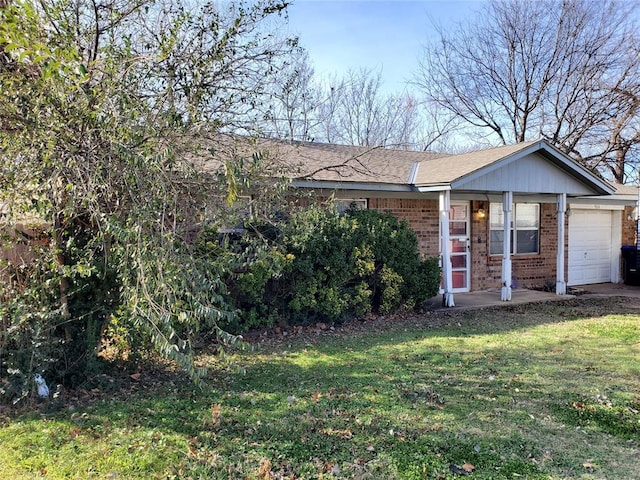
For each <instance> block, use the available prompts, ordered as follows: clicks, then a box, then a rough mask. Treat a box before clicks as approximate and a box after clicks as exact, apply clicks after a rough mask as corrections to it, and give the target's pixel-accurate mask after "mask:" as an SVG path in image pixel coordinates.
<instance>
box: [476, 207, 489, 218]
mask: <svg viewBox="0 0 640 480" xmlns="http://www.w3.org/2000/svg"><path fill="white" fill-rule="evenodd" d="M486 216H487V211H486V210H485V209H484V208H479V209H478V210H476V217H478V218H485V217H486Z"/></svg>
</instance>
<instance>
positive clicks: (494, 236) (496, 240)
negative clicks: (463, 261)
mask: <svg viewBox="0 0 640 480" xmlns="http://www.w3.org/2000/svg"><path fill="white" fill-rule="evenodd" d="M503 238H504V236H503V232H502V230H491V236H490V239H489V242H490V244H491V255H501V254H502V249H503V248H504V242H503V241H502V239H503Z"/></svg>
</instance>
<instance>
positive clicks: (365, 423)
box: [0, 298, 640, 480]
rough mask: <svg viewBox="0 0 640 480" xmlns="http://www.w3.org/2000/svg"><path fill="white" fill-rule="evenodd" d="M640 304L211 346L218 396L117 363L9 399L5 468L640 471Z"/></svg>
mask: <svg viewBox="0 0 640 480" xmlns="http://www.w3.org/2000/svg"><path fill="white" fill-rule="evenodd" d="M637 302H638V300H630V299H620V298H611V299H576V300H568V301H563V302H551V303H547V304H535V305H525V306H513V307H511V306H507V307H500V308H493V309H486V310H481V311H475V312H466V313H456V314H452V313H429V314H426V315H421V316H415V317H403V318H396V319H393V320H390V319H383V320H375V321H369V322H357V323H353V324H351V325H345V326H342V327H336V329H335V330H319V331H312V330H305V331H303V332H299V333H296V334H290V335H288V336H282V335H279V336H271V337H268V338H267V339H266V340H264V341H261V342H254V345H255V346H254V351H253V352H235V353H232V354H230V355H229V357H230V360H231V362H229V363H224V364H220V363H219V362H218V361H217V360H216V359H215V358H214V357H213V356H209V355H206V354H204V353H203V354H202V355H201V356H200V359H199V361H200V362H202V363H206V364H209V365H210V366H211V367H212V370H211V381H210V383H211V385H212V387H213V389H212V391H211V392H206V393H203V392H200V391H197V390H194V389H193V387H191V385H190V384H189V383H188V382H185V381H184V380H183V379H181V378H180V377H179V376H178V375H175V374H153V375H151V374H147V373H146V372H144V371H143V372H141V376H140V378H139V379H138V380H137V381H136V380H134V379H130V378H129V377H128V376H123V375H120V376H116V375H114V376H112V377H107V376H104V377H101V378H100V379H97V380H96V387H95V389H94V390H93V391H88V392H84V394H85V396H87V398H89V397H94V399H93V400H91V401H89V400H86V399H85V400H82V399H74V398H72V397H69V398H68V399H67V400H66V403H65V405H63V406H62V408H60V410H59V411H57V412H54V413H48V412H49V410H50V408H49V407H48V406H47V405H45V404H42V405H39V406H38V409H37V410H38V411H37V412H36V413H33V412H32V413H23V414H20V415H17V414H15V413H11V414H9V412H7V411H6V410H5V411H4V412H3V411H1V410H0V418H1V420H0V422H1V423H0V478H3V479H4V478H11V479H19V478H24V479H27V478H28V479H33V478H47V479H50V478H82V479H85V478H100V479H124V478H144V479H147V478H202V479H245V478H247V479H260V480H268V479H285V478H286V479H332V478H345V479H453V478H462V477H465V476H467V477H468V478H473V479H514V478H526V479H564V478H583V479H596V478H607V479H634V478H640V413H639V410H640V304H638V303H637ZM98 380H100V381H98ZM125 380H126V381H125ZM109 390H112V391H111V392H110V391H109ZM3 413H4V417H2V415H3Z"/></svg>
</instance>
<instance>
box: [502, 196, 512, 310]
mask: <svg viewBox="0 0 640 480" xmlns="http://www.w3.org/2000/svg"><path fill="white" fill-rule="evenodd" d="M512 204H513V192H504V193H503V194H502V212H503V218H504V230H503V235H502V237H503V248H502V292H501V295H500V299H501V300H502V301H505V302H508V301H510V300H511V208H512V206H511V205H512Z"/></svg>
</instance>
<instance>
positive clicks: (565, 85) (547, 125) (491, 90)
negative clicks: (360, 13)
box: [416, 0, 640, 182]
mask: <svg viewBox="0 0 640 480" xmlns="http://www.w3.org/2000/svg"><path fill="white" fill-rule="evenodd" d="M633 8H634V6H633V4H632V3H621V2H617V1H615V0H606V1H604V2H593V1H590V0H540V1H536V2H531V1H526V0H494V1H491V2H489V3H488V4H487V6H486V9H485V10H484V12H483V14H482V15H481V16H480V17H478V19H477V20H475V21H473V22H471V23H469V24H460V25H459V26H458V28H457V29H455V30H453V31H450V30H448V31H445V30H444V29H442V28H439V29H438V37H437V40H436V41H434V42H432V43H431V44H429V45H427V46H426V48H425V51H424V56H423V57H422V61H421V65H420V69H419V71H418V73H417V75H416V83H417V84H418V85H419V86H420V87H421V89H422V91H423V92H424V93H425V95H426V96H427V98H428V99H429V101H431V102H434V103H435V104H436V105H439V106H440V107H441V108H443V109H445V110H447V111H448V112H450V113H452V114H453V115H455V116H456V117H458V118H459V119H461V120H462V121H464V122H465V123H466V124H467V125H468V126H470V127H471V128H475V129H476V130H477V131H479V132H482V131H484V132H486V133H488V134H489V136H490V137H492V138H493V139H494V140H497V141H498V142H501V143H510V142H519V141H524V140H528V139H532V138H539V137H544V138H547V139H548V140H549V141H551V142H552V143H553V144H555V145H556V146H558V147H559V148H560V149H562V150H563V151H565V152H566V153H568V154H571V155H573V156H574V157H575V158H577V159H579V160H581V161H582V162H583V163H584V164H585V165H587V166H588V167H591V168H593V169H598V170H600V171H602V172H603V173H605V174H606V175H607V176H609V177H612V178H614V179H615V180H617V181H620V182H624V181H625V180H627V179H628V173H629V171H630V167H631V166H632V165H634V164H635V163H637V153H636V149H637V144H638V141H640V136H639V135H638V129H637V126H636V123H637V110H638V98H639V97H638V94H639V92H638V89H639V88H640V82H639V81H638V78H640V77H638V73H639V72H638V70H639V68H640V56H639V55H638V50H637V48H636V44H637V34H636V29H635V27H636V25H635V16H634V15H633Z"/></svg>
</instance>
